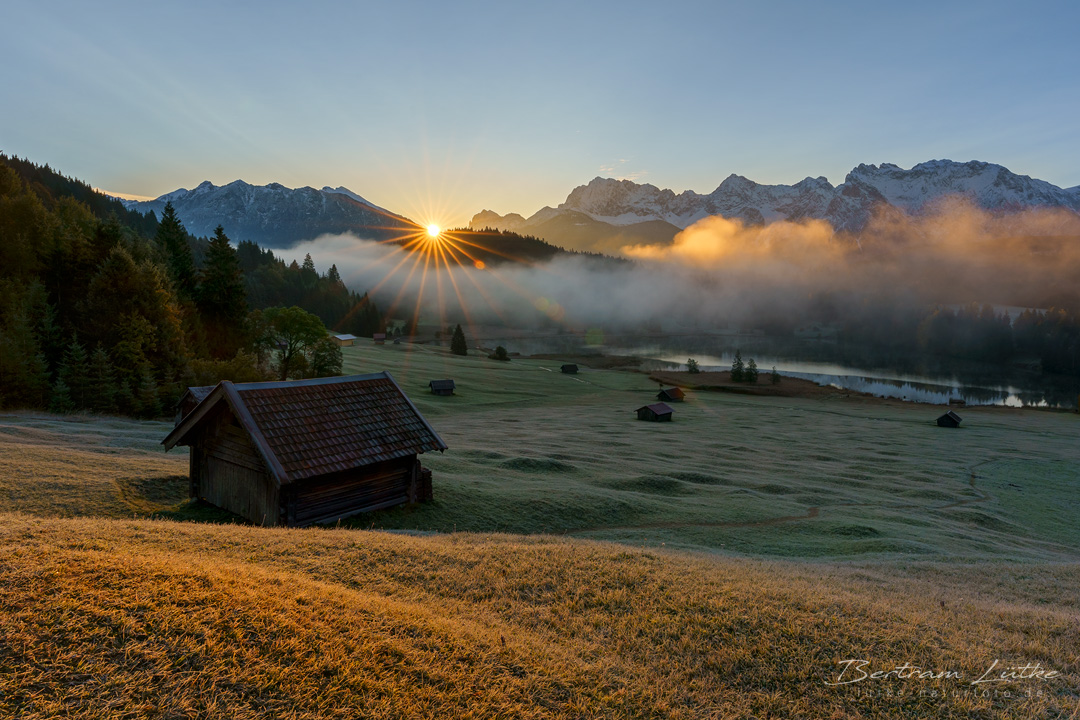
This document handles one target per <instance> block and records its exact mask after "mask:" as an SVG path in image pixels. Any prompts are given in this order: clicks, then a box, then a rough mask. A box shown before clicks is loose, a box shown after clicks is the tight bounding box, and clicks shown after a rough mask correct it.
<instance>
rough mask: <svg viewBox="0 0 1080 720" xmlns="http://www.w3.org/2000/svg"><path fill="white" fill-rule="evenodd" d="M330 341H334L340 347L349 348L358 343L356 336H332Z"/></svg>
mask: <svg viewBox="0 0 1080 720" xmlns="http://www.w3.org/2000/svg"><path fill="white" fill-rule="evenodd" d="M330 339H331V340H333V341H334V344H335V345H337V346H338V347H349V346H350V345H352V344H353V343H355V342H356V336H355V335H349V334H345V335H331V336H330Z"/></svg>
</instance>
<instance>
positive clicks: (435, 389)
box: [428, 380, 456, 395]
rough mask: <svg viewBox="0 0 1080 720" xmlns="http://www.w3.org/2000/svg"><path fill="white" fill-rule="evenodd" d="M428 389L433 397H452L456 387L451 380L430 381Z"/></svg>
mask: <svg viewBox="0 0 1080 720" xmlns="http://www.w3.org/2000/svg"><path fill="white" fill-rule="evenodd" d="M428 387H429V388H431V393H432V394H433V395H453V394H454V388H455V387H456V386H455V385H454V381H453V380H432V381H431V382H429V383H428Z"/></svg>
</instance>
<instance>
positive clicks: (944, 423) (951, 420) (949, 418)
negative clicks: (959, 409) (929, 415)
mask: <svg viewBox="0 0 1080 720" xmlns="http://www.w3.org/2000/svg"><path fill="white" fill-rule="evenodd" d="M960 422H961V421H960V416H959V415H957V414H956V413H954V412H953V411H952V410H950V411H949V412H947V413H945V414H944V415H942V416H941V417H939V418H938V419H937V424H938V427H949V428H957V427H960Z"/></svg>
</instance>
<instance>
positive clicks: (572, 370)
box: [562, 363, 577, 375]
mask: <svg viewBox="0 0 1080 720" xmlns="http://www.w3.org/2000/svg"><path fill="white" fill-rule="evenodd" d="M562 371H563V372H564V373H566V374H567V375H576V374H577V365H574V364H572V363H569V364H566V365H563V366H562Z"/></svg>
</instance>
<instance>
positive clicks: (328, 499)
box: [285, 455, 423, 526]
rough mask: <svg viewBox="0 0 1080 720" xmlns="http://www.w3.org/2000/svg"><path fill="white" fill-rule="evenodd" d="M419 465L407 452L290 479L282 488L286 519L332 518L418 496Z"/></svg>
mask: <svg viewBox="0 0 1080 720" xmlns="http://www.w3.org/2000/svg"><path fill="white" fill-rule="evenodd" d="M419 465H420V463H418V462H417V461H416V456H415V455H410V456H408V457H404V458H400V459H398V460H390V461H387V462H383V463H377V464H375V465H368V466H366V467H362V468H358V469H356V470H347V471H344V472H338V473H333V474H331V475H323V476H321V477H317V478H311V479H309V480H302V481H299V482H296V483H293V484H292V485H290V486H288V487H287V488H286V491H285V492H286V495H285V507H286V510H285V512H286V523H287V524H288V525H299V526H303V525H311V524H312V523H320V522H333V521H335V520H338V519H339V518H345V517H349V516H350V515H355V514H357V513H361V512H367V511H371V510H380V509H382V508H386V507H393V506H394V505H402V504H404V503H407V502H416V501H418V500H421V499H423V498H421V497H419V496H418V493H419V492H420V488H419V485H418V483H419V480H420V477H419V471H420V468H419Z"/></svg>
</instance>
